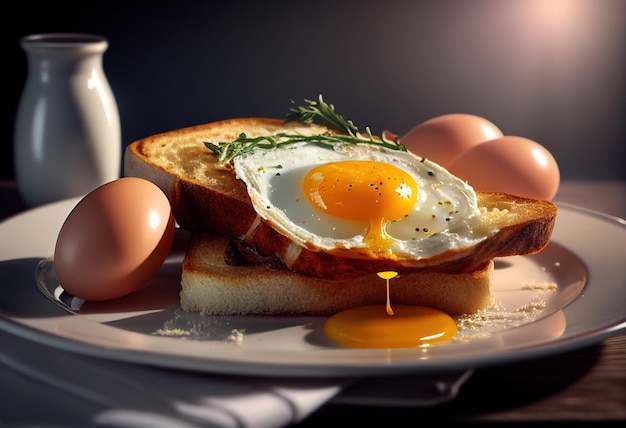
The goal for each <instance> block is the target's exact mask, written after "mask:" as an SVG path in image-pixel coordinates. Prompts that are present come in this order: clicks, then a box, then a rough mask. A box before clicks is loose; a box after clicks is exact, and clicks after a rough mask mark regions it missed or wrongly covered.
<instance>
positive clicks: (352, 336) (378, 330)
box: [324, 305, 458, 348]
mask: <svg viewBox="0 0 626 428" xmlns="http://www.w3.org/2000/svg"><path fill="white" fill-rule="evenodd" d="M457 331H458V329H457V326H456V323H455V322H454V320H453V319H452V318H451V317H450V316H449V315H448V314H446V313H445V312H441V311H439V310H437V309H433V308H428V307H425V306H408V305H394V306H393V315H388V314H387V312H386V311H385V306H383V305H367V306H359V307H356V308H350V309H346V310H345V311H341V312H339V313H337V314H335V315H333V316H332V317H330V318H329V319H328V320H326V323H325V324H324V334H325V335H326V337H328V338H329V339H330V340H332V341H333V342H335V343H337V344H338V345H341V346H344V347H347V348H416V347H424V346H429V345H432V344H435V343H439V342H446V341H449V340H450V339H452V338H453V337H454V335H456V333H457Z"/></svg>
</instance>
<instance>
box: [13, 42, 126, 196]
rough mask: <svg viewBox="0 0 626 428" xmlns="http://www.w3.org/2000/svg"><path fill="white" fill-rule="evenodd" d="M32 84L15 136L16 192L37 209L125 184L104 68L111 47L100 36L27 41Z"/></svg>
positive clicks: (115, 113)
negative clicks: (114, 182) (111, 183)
mask: <svg viewBox="0 0 626 428" xmlns="http://www.w3.org/2000/svg"><path fill="white" fill-rule="evenodd" d="M20 45H21V47H22V49H23V50H24V51H25V53H26V57H27V60H28V76H27V78H26V84H25V86H24V90H23V92H22V96H21V98H20V102H19V105H18V110H17V116H16V121H15V130H14V142H13V143H14V162H15V173H16V179H17V184H18V187H19V190H20V194H21V196H22V199H23V200H24V202H25V203H26V204H27V205H29V206H37V205H41V204H45V203H48V202H52V201H56V200H60V199H66V198H70V197H74V196H80V195H84V194H86V193H89V192H90V191H91V190H93V189H95V188H96V187H98V186H100V185H102V184H104V183H106V182H109V181H111V180H114V179H116V178H119V176H120V168H121V152H122V146H121V130H120V118H119V113H118V109H117V104H116V102H115V98H114V96H113V92H112V90H111V87H110V86H109V82H108V80H107V78H106V76H105V74H104V71H103V68H102V57H103V54H104V52H105V51H106V49H107V48H108V41H107V40H106V39H105V38H104V37H102V36H98V35H91V34H73V33H49V34H34V35H29V36H25V37H23V38H22V39H21V40H20Z"/></svg>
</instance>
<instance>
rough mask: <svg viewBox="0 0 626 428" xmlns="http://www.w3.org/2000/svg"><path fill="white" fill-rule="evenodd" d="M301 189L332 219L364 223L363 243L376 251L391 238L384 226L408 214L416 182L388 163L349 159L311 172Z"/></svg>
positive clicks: (412, 202) (415, 196) (413, 199)
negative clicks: (365, 229)
mask: <svg viewBox="0 0 626 428" xmlns="http://www.w3.org/2000/svg"><path fill="white" fill-rule="evenodd" d="M302 189H303V191H304V194H305V195H306V197H307V199H308V200H309V202H310V203H311V204H312V205H313V206H314V207H315V208H316V209H318V210H320V211H322V212H324V213H326V214H329V215H332V216H334V217H338V218H343V219H348V220H356V221H367V222H368V223H369V229H368V232H367V234H366V236H365V240H366V241H368V242H369V243H370V245H371V246H372V247H373V248H374V249H376V250H381V249H383V248H385V247H386V246H387V242H388V241H389V240H390V239H391V238H390V237H389V236H388V235H387V233H386V231H385V225H386V224H387V223H388V222H390V221H393V220H398V219H401V218H402V217H404V216H406V215H408V214H409V213H410V212H411V209H412V208H413V205H414V204H415V201H416V199H417V191H418V189H417V183H416V182H415V180H414V179H413V177H411V175H409V174H408V173H407V172H405V171H403V170H402V169H400V168H398V167H395V166H393V165H390V164H386V163H383V162H375V161H363V160H350V161H341V162H331V163H327V164H323V165H319V166H317V167H315V168H313V169H311V170H310V171H309V172H307V174H306V175H305V176H304V180H303V182H302Z"/></svg>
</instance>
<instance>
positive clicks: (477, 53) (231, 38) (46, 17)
mask: <svg viewBox="0 0 626 428" xmlns="http://www.w3.org/2000/svg"><path fill="white" fill-rule="evenodd" d="M9 28H11V29H9ZM4 31H5V36H4V37H3V38H2V40H3V42H2V43H3V44H4V45H5V46H3V53H4V54H5V55H7V56H8V58H6V57H5V60H4V61H3V64H4V68H5V73H7V74H5V76H6V75H8V76H9V78H5V80H3V82H4V87H5V89H4V90H3V94H4V95H5V102H6V103H8V105H9V107H10V108H9V110H8V111H9V114H8V115H6V116H4V119H3V120H5V126H3V127H2V129H3V130H4V131H3V132H4V135H3V138H2V143H1V149H2V152H1V160H2V164H1V165H0V172H1V177H0V178H8V179H10V178H13V176H14V170H13V164H12V157H13V148H12V146H13V123H14V120H15V110H16V108H17V105H18V103H19V98H20V94H21V91H22V88H23V85H24V81H25V79H26V73H27V67H26V59H25V55H24V53H23V51H22V50H21V48H20V47H19V39H20V37H21V36H24V35H27V34H32V33H42V32H88V33H94V34H101V35H103V36H105V37H107V38H108V40H109V49H108V50H107V52H106V53H105V54H104V60H103V61H104V62H103V64H104V71H105V74H106V75H107V78H108V80H109V83H110V85H111V87H112V89H113V92H114V94H115V97H116V100H117V103H118V108H119V112H120V118H121V124H122V141H123V143H124V145H126V144H128V143H130V142H132V141H134V140H136V139H139V138H143V137H146V136H149V135H152V134H155V133H159V132H163V131H168V130H172V129H176V128H181V127H185V126H190V125H196V124H199V123H204V122H210V121H215V120H220V119H226V118H231V117H245V116H267V117H283V116H284V115H285V114H286V113H287V111H288V109H289V108H290V107H291V100H294V101H296V102H298V103H301V102H302V101H303V100H304V99H305V98H309V99H314V98H316V97H317V95H318V94H320V93H322V94H323V95H324V98H325V100H326V101H328V102H330V103H332V104H334V105H335V107H336V108H337V110H338V112H339V113H341V114H342V115H344V116H345V117H346V118H348V119H352V120H353V121H354V122H355V123H356V124H357V125H358V126H359V128H360V129H364V128H365V127H366V126H370V127H371V128H372V130H373V131H374V132H376V133H379V132H380V131H382V130H383V129H389V130H391V131H393V132H395V133H397V134H400V135H402V134H404V133H405V132H407V131H409V130H410V129H411V128H412V127H414V126H415V125H417V124H418V123H420V122H422V121H424V120H427V119H430V118H432V117H435V116H438V115H442V114H447V113H471V114H476V115H479V116H483V117H485V118H487V119H489V120H490V121H492V122H493V123H495V124H496V125H497V126H498V127H499V128H500V129H501V130H502V131H503V132H504V134H506V135H520V136H524V137H527V138H530V139H533V140H535V141H537V142H539V143H541V144H543V145H544V146H545V147H546V148H547V149H548V150H550V151H551V152H552V154H553V155H554V157H555V158H556V160H557V162H558V163H559V166H560V168H561V178H562V179H564V180H569V179H590V178H591V179H626V168H624V166H625V162H624V161H625V159H626V153H625V152H626V150H625V147H626V95H625V94H626V2H624V1H622V0H549V1H546V0H423V1H419V0H417V1H408V0H407V1H402V0H385V1H375V0H362V1H357V0H334V1H331V0H316V1H297V0H291V1H265V2H262V1H256V2H254V1H242V0H240V1H229V2H224V1H217V2H213V1H192V0H181V1H177V2H154V1H147V0H141V1H132V0H127V1H107V2H99V1H94V2H79V3H77V4H76V3H75V2H71V3H70V2H66V1H57V2H48V3H43V4H38V5H37V6H36V7H32V9H31V13H22V14H20V15H18V16H7V17H5V30H4ZM7 32H8V34H9V35H8V36H7V35H6V33H7ZM5 111H7V110H6V109H5Z"/></svg>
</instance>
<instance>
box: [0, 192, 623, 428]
mask: <svg viewBox="0 0 626 428" xmlns="http://www.w3.org/2000/svg"><path fill="white" fill-rule="evenodd" d="M0 198H1V199H0V200H1V201H2V204H1V205H0V220H2V219H5V218H7V217H9V216H11V215H14V214H17V213H19V212H21V211H23V210H25V209H27V207H26V206H25V205H24V204H23V203H22V202H21V200H20V198H19V194H18V192H17V188H16V185H15V183H14V182H13V181H0ZM555 201H557V202H567V203H572V204H574V205H578V206H583V207H586V208H590V209H593V210H596V211H600V212H605V213H607V214H611V215H614V216H617V217H621V218H626V182H624V181H573V182H563V183H561V187H560V189H559V193H558V194H557V196H556V198H555ZM624 310H625V312H626V308H625V309H624ZM411 419H412V420H414V421H415V423H416V424H417V423H419V422H420V421H425V420H426V421H431V420H437V421H442V422H446V421H451V422H472V423H477V422H526V423H528V422H539V421H544V422H546V421H547V422H564V421H568V422H574V421H588V422H615V421H625V420H626V335H619V336H615V337H612V338H610V339H607V340H605V341H604V342H602V343H600V344H597V345H594V346H589V347H586V348H582V349H578V350H575V351H571V352H566V353H563V354H559V355H554V356H550V357H547V358H538V359H534V360H527V361H523V362H519V363H514V364H504V365H499V366H494V367H488V368H483V369H479V370H476V371H475V373H474V374H473V375H472V377H471V378H470V379H469V380H468V381H467V382H466V383H465V384H464V385H463V386H462V387H461V389H460V391H459V394H458V396H457V398H456V399H455V400H453V401H451V402H449V403H445V404H441V405H438V406H434V407H417V408H416V407H412V408H408V407H379V406H355V405H347V404H344V403H342V402H341V401H340V400H332V401H331V402H329V403H328V404H326V405H324V406H323V407H321V408H320V409H319V410H318V411H316V412H315V413H314V414H312V415H311V416H310V417H309V418H307V419H306V420H305V421H304V422H302V423H300V424H299V425H298V426H318V425H321V424H323V423H331V422H332V423H337V422H352V423H354V422H356V423H358V422H368V423H370V424H371V423H376V422H380V423H383V424H393V423H394V422H396V423H397V422H401V421H402V422H404V421H407V420H411Z"/></svg>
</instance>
